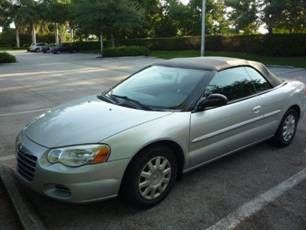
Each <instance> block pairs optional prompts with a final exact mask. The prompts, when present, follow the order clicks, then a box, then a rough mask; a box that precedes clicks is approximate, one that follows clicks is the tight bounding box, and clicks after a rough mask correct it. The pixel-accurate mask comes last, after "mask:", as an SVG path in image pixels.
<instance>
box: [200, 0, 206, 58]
mask: <svg viewBox="0 0 306 230" xmlns="http://www.w3.org/2000/svg"><path fill="white" fill-rule="evenodd" d="M205 16H206V0H202V30H201V56H204V53H205Z"/></svg>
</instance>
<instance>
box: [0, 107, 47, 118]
mask: <svg viewBox="0 0 306 230" xmlns="http://www.w3.org/2000/svg"><path fill="white" fill-rule="evenodd" d="M49 109H50V108H42V109H34V110H27V111H21V112H12V113H0V117H8V116H14V115H20V114H27V113H35V112H41V111H46V110H49Z"/></svg>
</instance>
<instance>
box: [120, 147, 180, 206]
mask: <svg viewBox="0 0 306 230" xmlns="http://www.w3.org/2000/svg"><path fill="white" fill-rule="evenodd" d="M176 176H177V163H176V157H175V154H174V152H173V151H172V149H171V148H169V147H167V146H162V145H156V146H152V147H149V148H146V149H144V150H142V151H141V152H140V153H139V154H138V155H137V156H136V158H135V159H134V160H133V162H131V165H130V166H129V168H128V171H127V175H126V177H125V181H123V186H122V188H121V195H122V196H123V198H125V200H126V201H128V202H129V203H130V204H132V205H134V206H136V207H140V208H149V207H152V206H154V205H156V204H158V203H159V202H161V201H162V200H163V199H164V198H165V197H166V196H167V195H168V193H169V192H170V190H171V188H172V187H173V185H174V183H175V180H176Z"/></svg>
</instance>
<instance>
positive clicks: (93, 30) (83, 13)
mask: <svg viewBox="0 0 306 230" xmlns="http://www.w3.org/2000/svg"><path fill="white" fill-rule="evenodd" d="M142 19H143V10H142V9H141V8H140V7H139V5H138V4H137V3H135V2H133V1H130V0H117V1H113V0H94V1H92V2H91V3H90V4H88V1H87V0H74V1H73V21H74V23H75V24H76V25H77V28H78V29H79V30H81V31H82V32H83V33H85V34H96V35H97V36H99V38H100V43H101V55H102V56H103V35H104V34H106V33H108V34H111V35H112V36H111V37H112V38H113V45H114V32H120V31H127V30H130V29H131V28H134V27H137V26H139V25H141V22H142Z"/></svg>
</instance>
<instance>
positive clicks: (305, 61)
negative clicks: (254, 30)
mask: <svg viewBox="0 0 306 230" xmlns="http://www.w3.org/2000/svg"><path fill="white" fill-rule="evenodd" d="M205 55H206V56H224V57H236V58H243V59H248V60H254V61H259V62H262V63H264V64H267V65H286V66H294V67H303V68H306V56H305V57H276V56H263V55H257V54H251V53H239V52H219V51H218V52H212V51H208V52H206V54H205ZM150 56H153V57H158V58H164V59H171V58H176V57H197V56H200V52H199V51H196V50H174V51H164V50H163V51H157V50H156V51H151V52H150Z"/></svg>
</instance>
